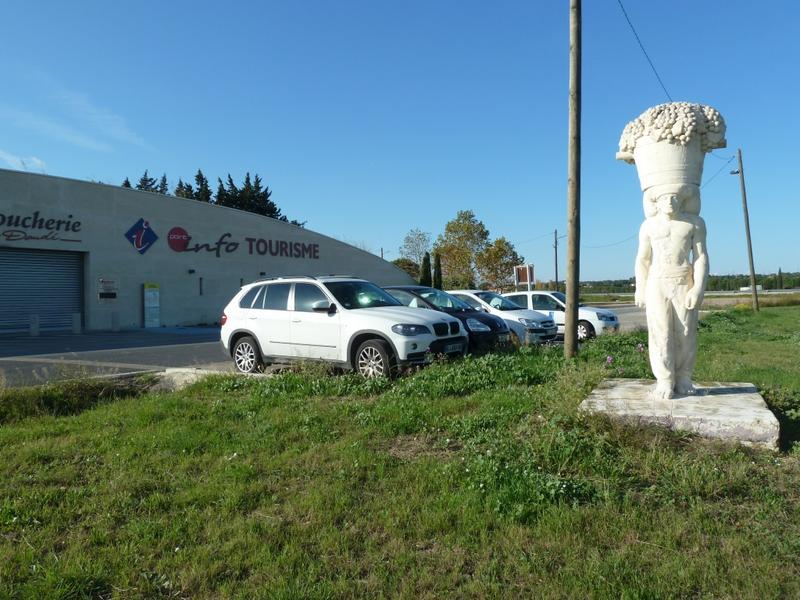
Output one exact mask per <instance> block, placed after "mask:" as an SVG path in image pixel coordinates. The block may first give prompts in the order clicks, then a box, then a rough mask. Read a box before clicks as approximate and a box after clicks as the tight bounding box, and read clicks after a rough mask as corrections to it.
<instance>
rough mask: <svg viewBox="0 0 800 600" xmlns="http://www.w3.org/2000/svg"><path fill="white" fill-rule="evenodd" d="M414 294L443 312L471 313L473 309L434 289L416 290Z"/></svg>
mask: <svg viewBox="0 0 800 600" xmlns="http://www.w3.org/2000/svg"><path fill="white" fill-rule="evenodd" d="M416 293H417V294H419V295H420V296H422V298H423V299H425V300H427V301H428V302H430V303H431V304H433V305H434V306H435V307H436V308H438V309H439V310H443V311H445V312H458V311H464V310H468V311H472V310H473V308H472V307H471V306H470V305H468V304H467V303H466V302H462V301H461V300H459V299H458V298H456V297H455V296H451V295H450V294H448V293H446V292H443V291H441V290H437V289H435V288H422V289H418V290H416Z"/></svg>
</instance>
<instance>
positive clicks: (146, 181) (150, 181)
mask: <svg viewBox="0 0 800 600" xmlns="http://www.w3.org/2000/svg"><path fill="white" fill-rule="evenodd" d="M136 189H137V190H142V191H144V192H155V191H156V180H155V179H154V178H152V177H150V176H149V175H148V174H147V169H145V170H144V174H143V175H142V176H141V177H140V178H139V183H137V184H136Z"/></svg>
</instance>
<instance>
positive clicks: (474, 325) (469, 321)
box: [466, 319, 492, 331]
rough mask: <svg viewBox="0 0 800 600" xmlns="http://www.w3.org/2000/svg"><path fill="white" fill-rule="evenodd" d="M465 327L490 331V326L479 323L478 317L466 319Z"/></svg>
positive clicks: (472, 329)
mask: <svg viewBox="0 0 800 600" xmlns="http://www.w3.org/2000/svg"><path fill="white" fill-rule="evenodd" d="M466 325H467V329H469V330H470V331H491V330H492V328H491V327H489V326H488V325H486V324H485V323H481V322H480V321H478V319H467V323H466Z"/></svg>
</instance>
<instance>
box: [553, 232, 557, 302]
mask: <svg viewBox="0 0 800 600" xmlns="http://www.w3.org/2000/svg"><path fill="white" fill-rule="evenodd" d="M553 257H554V259H555V263H556V291H558V229H555V230H553Z"/></svg>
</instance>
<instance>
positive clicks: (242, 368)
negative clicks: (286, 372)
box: [233, 335, 263, 373]
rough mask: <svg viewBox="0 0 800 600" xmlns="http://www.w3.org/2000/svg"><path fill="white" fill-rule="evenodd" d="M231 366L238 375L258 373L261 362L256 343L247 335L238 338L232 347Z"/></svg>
mask: <svg viewBox="0 0 800 600" xmlns="http://www.w3.org/2000/svg"><path fill="white" fill-rule="evenodd" d="M233 364H235V365H236V370H237V371H239V372H240V373H258V372H260V371H261V368H262V366H263V362H262V360H261V352H259V350H258V345H257V344H256V341H255V340H254V339H253V338H251V337H250V336H249V335H246V336H244V337H242V338H240V339H239V340H238V341H237V342H236V344H235V345H234V346H233Z"/></svg>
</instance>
